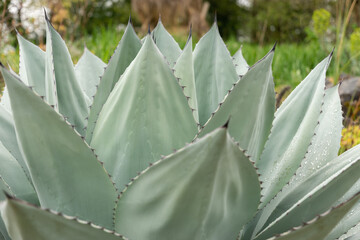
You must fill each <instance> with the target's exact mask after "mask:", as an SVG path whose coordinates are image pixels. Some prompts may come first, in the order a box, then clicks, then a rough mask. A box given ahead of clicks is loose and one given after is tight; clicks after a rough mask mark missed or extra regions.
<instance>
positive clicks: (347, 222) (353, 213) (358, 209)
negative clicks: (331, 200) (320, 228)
mask: <svg viewBox="0 0 360 240" xmlns="http://www.w3.org/2000/svg"><path fill="white" fill-rule="evenodd" d="M359 191H360V179H359V180H358V181H357V182H356V183H355V184H354V185H353V186H352V187H351V188H350V190H349V191H348V192H347V193H346V194H344V196H343V197H341V198H340V199H339V200H338V201H337V204H340V203H341V202H344V201H346V200H347V199H349V198H350V197H351V196H353V195H354V194H356V193H357V192H359ZM358 223H360V202H359V203H358V204H356V205H355V206H354V207H353V208H352V209H351V210H350V211H349V212H348V213H347V214H346V215H345V216H344V217H343V219H342V220H341V221H340V222H339V224H338V225H336V227H335V228H334V229H333V231H331V233H330V234H329V236H328V237H327V238H326V240H331V239H337V238H339V237H340V236H342V235H343V234H344V233H347V232H348V231H349V230H350V229H352V228H353V227H354V226H355V225H356V224H358Z"/></svg>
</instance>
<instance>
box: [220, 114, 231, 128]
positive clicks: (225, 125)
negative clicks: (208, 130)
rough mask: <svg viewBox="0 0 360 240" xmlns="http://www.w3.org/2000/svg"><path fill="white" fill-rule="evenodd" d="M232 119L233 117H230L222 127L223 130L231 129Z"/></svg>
mask: <svg viewBox="0 0 360 240" xmlns="http://www.w3.org/2000/svg"><path fill="white" fill-rule="evenodd" d="M230 118H231V116H229V118H228V120H227V121H226V123H225V124H224V125H222V128H226V129H227V128H228V127H229V122H230Z"/></svg>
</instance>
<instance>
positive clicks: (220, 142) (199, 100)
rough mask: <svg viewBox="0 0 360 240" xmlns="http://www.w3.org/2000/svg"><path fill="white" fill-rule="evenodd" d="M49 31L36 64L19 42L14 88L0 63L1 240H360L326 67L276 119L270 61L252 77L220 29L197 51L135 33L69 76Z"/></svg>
mask: <svg viewBox="0 0 360 240" xmlns="http://www.w3.org/2000/svg"><path fill="white" fill-rule="evenodd" d="M47 26H48V28H47V37H48V41H47V50H46V52H43V51H42V50H40V49H39V48H37V47H36V46H34V45H32V44H31V43H30V42H28V41H26V40H25V39H23V38H22V37H21V36H18V39H19V43H20V51H21V53H20V60H21V61H20V79H19V78H18V77H17V76H16V74H14V73H11V72H10V71H8V70H6V69H5V68H4V67H3V66H1V71H2V74H3V76H4V78H5V80H6V85H7V88H6V92H5V94H4V97H3V98H4V100H3V101H2V105H1V106H0V133H2V134H1V136H0V161H1V162H0V166H1V170H0V186H1V188H2V189H3V190H5V191H6V192H8V193H9V194H10V195H11V196H10V195H9V196H7V197H5V196H4V195H1V196H0V199H1V200H5V201H4V202H3V203H2V207H1V208H2V220H3V221H4V222H2V221H0V231H1V234H2V235H0V239H10V237H9V236H8V234H10V236H11V238H12V239H24V238H26V237H27V236H33V237H34V238H36V239H48V238H51V239H55V240H56V239H69V238H77V239H125V237H129V238H130V239H170V238H171V239H235V238H236V237H237V235H238V233H239V231H240V230H241V233H240V235H239V238H240V239H245V240H247V239H257V240H260V239H268V238H271V237H273V236H275V235H276V236H277V237H274V238H273V239H303V238H306V239H314V240H315V239H324V238H326V239H334V238H338V237H342V238H345V236H346V237H349V238H350V239H351V238H355V239H356V236H357V235H358V234H359V233H358V228H356V227H354V228H353V226H355V225H356V224H357V223H358V221H359V217H358V216H359V215H360V214H359V194H358V192H359V190H360V184H359V178H360V174H359V173H360V160H359V159H360V147H359V146H358V147H355V148H353V149H351V150H349V151H347V152H345V153H344V154H342V155H340V156H337V150H338V147H339V139H340V132H341V120H342V118H341V106H340V101H339V96H338V93H337V87H334V88H331V89H328V90H326V91H325V90H324V82H325V72H326V69H327V67H328V64H329V61H330V58H331V57H328V58H326V59H324V60H323V61H322V62H321V63H320V64H319V65H318V66H317V67H316V68H315V69H314V70H313V71H312V72H311V73H310V74H309V76H308V77H307V78H306V79H305V80H304V81H303V82H302V83H301V84H300V85H299V86H298V87H297V88H296V89H295V90H294V91H293V92H292V93H291V95H290V96H289V97H288V98H287V100H286V101H285V102H284V103H283V104H282V106H281V107H280V108H279V109H278V110H277V111H276V112H275V93H274V83H273V80H272V71H271V63H272V58H273V55H274V49H272V50H271V51H270V52H269V53H268V54H267V55H266V56H265V57H264V58H263V59H262V60H260V61H259V62H258V63H256V64H255V65H254V66H252V67H249V66H248V65H247V63H246V61H245V59H244V58H243V57H242V53H241V49H240V50H239V51H238V52H237V53H236V54H235V55H234V56H233V59H231V57H230V54H229V52H228V51H227V49H226V47H225V44H224V43H223V41H222V39H221V37H220V35H219V32H218V29H217V25H216V24H214V25H213V27H212V28H211V29H210V31H209V32H208V33H207V34H206V35H205V36H204V37H203V38H202V39H201V40H200V42H199V43H198V44H197V46H196V48H195V51H194V52H192V45H191V36H190V37H189V41H188V43H187V45H186V47H185V48H184V50H183V51H181V49H180V48H178V45H177V43H176V42H175V41H174V39H173V38H172V37H171V35H170V34H169V33H168V32H167V31H166V29H165V28H164V26H163V25H162V23H161V22H159V24H158V26H157V27H156V28H155V29H154V31H153V33H151V35H150V34H149V35H148V36H146V37H145V39H144V41H143V43H141V41H140V40H139V39H138V37H137V36H136V34H135V32H134V30H133V28H132V26H131V22H129V25H128V27H127V29H126V30H125V33H124V36H123V38H122V40H121V41H120V43H119V45H118V48H117V49H116V50H115V53H114V55H113V56H112V58H111V60H110V62H109V64H108V65H107V66H106V64H104V63H103V62H102V61H101V60H100V59H98V58H97V57H96V56H94V55H93V54H91V53H90V51H88V50H85V52H84V55H83V57H82V58H81V59H80V61H79V63H78V64H77V65H76V66H75V67H74V66H73V65H72V62H71V58H70V55H69V53H68V50H67V48H66V45H65V44H64V42H63V40H62V39H61V38H60V36H59V35H58V34H57V33H56V31H55V30H54V29H53V28H52V26H51V24H50V22H47ZM169 46H171V47H169ZM209 49H210V50H209ZM34 58H35V61H34V60H33V59H34ZM172 67H174V69H172ZM104 68H105V70H104ZM238 75H240V76H238ZM100 76H101V77H100ZM27 86H29V87H27ZM8 94H9V95H10V102H11V106H10V103H9V96H8ZM39 95H40V96H39ZM93 96H94V98H93ZM88 107H90V108H89V109H90V110H88ZM274 115H275V120H274V121H273V119H274ZM87 119H88V121H87ZM229 119H230V120H229ZM197 124H199V126H197ZM224 124H225V127H222V126H223V125H224ZM198 127H200V131H199V132H198ZM195 137H199V138H200V139H195V140H194V143H191V144H190V145H187V146H185V145H186V143H187V142H191V141H192V140H193V139H194V138H195ZM89 145H90V146H91V147H90V146H89ZM173 149H179V150H178V151H176V152H175V153H171V152H172V151H173ZM242 149H244V150H242ZM162 155H168V156H167V157H162ZM159 159H161V160H159ZM149 162H150V163H151V164H150V165H151V167H147V165H148V164H149ZM154 162H155V163H154ZM253 165H255V167H254V166H253ZM274 166H275V167H274ZM258 173H260V176H258ZM259 180H260V181H259ZM112 181H113V182H112ZM129 182H130V183H129ZM261 182H262V183H261ZM260 183H261V187H262V188H263V189H262V191H261V194H260V190H261V188H260ZM261 196H262V197H261ZM353 196H354V197H353ZM17 198H20V199H23V200H26V201H28V202H31V203H32V204H35V205H40V206H41V208H39V207H35V206H33V205H29V204H28V203H25V202H23V201H21V200H18V199H17ZM260 199H261V200H262V203H261V204H260ZM339 204H340V205H339ZM43 208H50V209H52V210H45V209H43ZM89 209H91V211H89ZM329 209H330V210H329ZM59 212H61V213H59ZM69 215H70V216H73V217H70V216H69ZM304 222H305V224H304ZM349 229H351V231H349V232H348V230H349ZM346 232H348V233H347V235H343V234H345V233H346ZM123 235H125V237H124V236H123ZM342 235H343V236H342Z"/></svg>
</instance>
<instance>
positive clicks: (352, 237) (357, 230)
mask: <svg viewBox="0 0 360 240" xmlns="http://www.w3.org/2000/svg"><path fill="white" fill-rule="evenodd" d="M359 239H360V222H359V223H358V224H357V225H356V226H354V227H353V228H351V229H350V230H349V231H348V232H347V233H345V234H343V235H342V236H341V237H340V238H339V240H359Z"/></svg>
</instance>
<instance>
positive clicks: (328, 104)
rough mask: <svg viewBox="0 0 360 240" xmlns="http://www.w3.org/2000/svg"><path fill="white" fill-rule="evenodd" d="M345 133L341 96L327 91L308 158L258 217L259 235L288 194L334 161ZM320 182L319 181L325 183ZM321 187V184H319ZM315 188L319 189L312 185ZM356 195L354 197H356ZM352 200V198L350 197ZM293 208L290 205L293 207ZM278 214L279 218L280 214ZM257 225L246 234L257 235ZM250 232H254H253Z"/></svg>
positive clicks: (336, 90) (249, 227)
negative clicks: (255, 233)
mask: <svg viewBox="0 0 360 240" xmlns="http://www.w3.org/2000/svg"><path fill="white" fill-rule="evenodd" d="M341 129H342V114H341V104H340V98H339V94H338V86H335V87H333V88H331V89H328V90H326V94H325V98H324V105H323V106H322V113H321V114H320V117H319V125H318V126H317V127H316V130H315V135H314V137H313V139H312V141H311V143H312V144H311V145H310V146H309V148H308V151H307V154H306V156H305V158H304V159H303V160H302V162H301V167H300V168H299V169H298V170H297V171H296V175H294V176H293V177H292V178H291V179H290V182H289V183H288V184H287V185H285V186H284V188H283V189H282V190H281V192H279V193H278V194H277V196H276V197H275V198H274V199H273V200H272V201H271V202H270V203H269V204H267V205H266V206H265V208H264V209H263V211H262V212H260V213H259V215H261V217H260V216H259V219H258V220H257V222H256V223H255V224H256V229H255V231H256V232H258V231H259V229H261V228H262V227H263V226H264V224H265V222H267V220H268V218H269V216H270V215H271V214H272V213H273V211H274V210H275V209H276V208H277V206H278V204H279V203H280V201H282V200H283V199H284V198H285V197H286V196H288V194H291V193H292V190H293V189H294V188H295V187H297V186H298V185H300V184H303V182H304V181H305V180H306V178H307V177H309V176H310V175H312V174H313V173H315V172H316V171H317V170H318V169H319V168H321V167H322V166H324V165H325V164H326V163H328V162H329V161H331V160H333V159H334V158H335V157H336V156H337V153H338V150H339V147H340V145H339V142H340V138H341ZM325 179H326V177H324V178H323V179H321V178H319V180H320V181H323V180H325ZM318 183H319V184H320V182H318ZM311 186H313V187H316V186H317V185H311ZM311 186H308V189H306V190H305V191H304V192H302V193H301V195H299V193H298V195H297V196H298V197H299V198H300V197H302V196H304V195H306V194H307V193H308V191H309V190H311ZM353 194H354V193H353ZM353 194H352V195H351V196H353ZM351 196H350V197H351ZM290 206H291V205H289V207H290ZM286 210H287V209H286V208H283V209H281V211H282V212H284V211H286ZM281 211H279V210H278V214H280V213H281ZM255 224H254V222H253V223H251V225H252V226H248V229H247V234H249V232H250V231H254V227H255ZM250 229H251V230H250Z"/></svg>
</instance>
